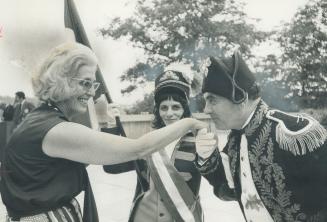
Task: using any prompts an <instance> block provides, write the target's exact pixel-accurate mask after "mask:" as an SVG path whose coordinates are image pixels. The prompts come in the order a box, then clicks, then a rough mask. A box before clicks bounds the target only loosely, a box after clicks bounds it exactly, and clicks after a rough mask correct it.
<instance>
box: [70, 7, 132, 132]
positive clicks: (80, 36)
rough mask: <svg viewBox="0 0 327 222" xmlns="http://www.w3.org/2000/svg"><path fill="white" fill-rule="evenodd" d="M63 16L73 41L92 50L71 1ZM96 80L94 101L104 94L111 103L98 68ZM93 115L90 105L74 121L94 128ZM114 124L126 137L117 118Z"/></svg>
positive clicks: (92, 107) (92, 108)
mask: <svg viewBox="0 0 327 222" xmlns="http://www.w3.org/2000/svg"><path fill="white" fill-rule="evenodd" d="M64 15H65V18H64V22H65V27H66V28H69V29H71V30H72V31H73V32H74V36H75V41H76V42H78V43H81V44H83V45H86V46H88V47H89V48H92V47H91V44H90V42H89V40H88V38H87V35H86V32H85V29H84V27H83V24H82V21H81V19H80V17H79V14H78V11H77V8H76V6H75V4H74V1H73V0H65V12H64ZM96 80H97V82H100V83H101V84H100V86H99V88H98V89H97V91H96V93H95V97H94V99H97V98H99V97H100V96H101V95H102V94H104V95H105V97H106V99H107V102H108V103H112V99H111V97H110V94H109V90H108V88H107V85H106V83H105V81H104V79H103V76H102V73H101V70H100V68H99V66H98V67H97V71H96ZM93 113H95V111H94V106H92V104H91V105H89V111H88V113H87V114H85V115H82V116H79V117H77V118H76V120H75V121H77V122H79V123H82V124H84V125H86V126H89V127H92V126H93V127H92V128H94V125H97V123H95V122H94V121H95V120H96V118H95V120H94V118H93ZM116 123H117V127H118V128H119V131H120V134H121V135H122V136H126V134H125V131H124V129H123V127H122V124H121V122H120V119H119V118H116Z"/></svg>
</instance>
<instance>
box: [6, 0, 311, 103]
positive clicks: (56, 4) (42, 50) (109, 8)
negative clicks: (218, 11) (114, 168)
mask: <svg viewBox="0 0 327 222" xmlns="http://www.w3.org/2000/svg"><path fill="white" fill-rule="evenodd" d="M307 1H308V0H273V1H272V0H246V2H247V6H246V8H245V10H246V12H247V13H248V15H249V16H250V17H253V18H259V19H261V22H260V23H259V24H258V28H260V29H263V30H267V31H268V30H271V29H272V28H274V27H275V26H278V25H279V24H280V22H281V21H289V20H290V19H291V18H292V16H293V15H294V13H295V11H296V9H297V8H298V7H300V6H303V5H304V4H305V3H306V2H307ZM75 3H76V5H77V8H78V11H79V13H80V16H81V18H82V22H83V24H84V26H85V29H86V32H87V34H88V36H89V39H90V42H91V45H92V47H93V49H94V51H95V53H96V54H97V56H98V58H99V61H100V67H101V69H102V71H103V73H104V78H105V80H106V83H107V85H108V88H109V90H110V94H111V96H112V98H113V100H114V101H115V102H117V103H121V104H130V103H131V100H136V99H140V98H141V95H142V94H143V91H141V90H140V91H139V92H138V93H135V94H133V96H127V97H122V95H121V94H120V89H121V88H122V87H124V86H126V84H125V85H122V84H121V83H120V81H119V78H118V77H119V76H120V75H121V74H122V73H123V72H124V71H125V70H126V69H127V68H128V67H130V66H132V65H133V64H135V62H136V60H137V58H140V57H142V52H141V51H140V50H135V49H133V48H132V47H131V46H130V45H128V44H126V43H124V42H118V41H112V40H110V39H103V38H102V36H100V35H99V34H98V33H97V29H98V28H99V27H101V26H103V25H105V24H106V23H107V21H108V20H109V19H110V18H112V17H115V16H124V17H127V16H129V15H130V14H131V13H133V8H134V1H133V0H75ZM0 30H1V33H0V68H1V72H0V95H13V94H14V93H15V92H16V91H17V90H23V91H25V92H26V94H27V95H28V96H32V95H33V92H32V89H31V85H30V76H31V73H32V71H33V67H35V65H36V64H37V63H38V62H39V60H40V59H41V58H42V57H43V56H44V55H45V54H46V53H47V52H48V50H49V49H50V48H51V47H53V46H55V45H57V44H60V43H61V42H63V41H65V40H66V39H67V37H66V34H65V31H64V27H63V0H62V1H61V0H28V1H26V0H0ZM264 50H265V49H262V51H264Z"/></svg>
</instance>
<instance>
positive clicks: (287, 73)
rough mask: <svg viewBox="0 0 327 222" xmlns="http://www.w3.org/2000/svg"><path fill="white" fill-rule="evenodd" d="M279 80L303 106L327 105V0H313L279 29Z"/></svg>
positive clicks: (316, 106)
mask: <svg viewBox="0 0 327 222" xmlns="http://www.w3.org/2000/svg"><path fill="white" fill-rule="evenodd" d="M278 41H279V42H280V45H281V47H282V50H283V54H282V66H283V74H284V75H283V79H282V81H284V82H287V83H289V86H290V88H291V90H292V92H293V96H294V97H298V98H299V99H300V102H301V106H302V107H314V108H318V107H326V106H327V100H326V96H327V91H326V88H327V72H326V70H327V0H313V1H310V2H309V3H308V4H307V5H305V7H303V8H302V9H300V10H299V11H298V12H297V13H296V15H295V16H294V18H293V20H292V21H291V22H290V23H289V24H286V25H285V27H284V29H283V30H282V31H281V32H280V35H279V37H278Z"/></svg>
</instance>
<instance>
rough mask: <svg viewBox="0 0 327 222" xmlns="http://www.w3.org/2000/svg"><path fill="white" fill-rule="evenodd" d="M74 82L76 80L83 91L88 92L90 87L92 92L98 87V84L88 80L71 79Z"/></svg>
mask: <svg viewBox="0 0 327 222" xmlns="http://www.w3.org/2000/svg"><path fill="white" fill-rule="evenodd" d="M71 79H74V80H78V81H79V82H78V83H79V84H80V85H81V86H82V87H83V88H84V89H85V90H90V89H91V88H92V87H93V89H94V90H97V89H98V88H99V86H100V83H99V82H95V81H92V80H89V79H79V78H71Z"/></svg>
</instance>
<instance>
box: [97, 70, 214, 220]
mask: <svg viewBox="0 0 327 222" xmlns="http://www.w3.org/2000/svg"><path fill="white" fill-rule="evenodd" d="M189 94H190V84H189V82H188V81H187V80H186V78H185V77H184V75H183V74H182V73H181V72H178V71H174V70H168V71H165V72H164V73H162V74H160V75H159V76H158V77H157V78H156V80H155V92H154V100H155V104H154V120H153V128H154V129H161V128H163V127H165V126H170V125H171V124H174V123H176V122H177V121H179V120H180V119H183V118H188V117H190V116H191V112H190V108H189ZM103 130H106V129H103ZM206 136H207V137H208V138H209V139H210V138H211V139H212V138H213V134H206ZM205 140H206V139H204V140H202V142H205ZM211 141H212V140H211ZM207 145H208V144H207ZM207 145H206V146H207ZM202 146H203V144H202ZM209 146H210V147H211V146H217V144H216V142H215V141H214V140H213V143H212V144H209ZM195 147H196V141H195V135H194V133H193V132H192V131H189V132H187V133H186V134H185V135H183V136H181V137H179V138H178V139H176V140H174V141H173V142H172V143H170V144H169V145H167V146H166V147H165V149H163V150H161V151H158V152H156V153H153V154H152V155H149V156H148V157H146V158H144V159H142V160H137V161H133V162H127V163H123V164H118V165H107V166H104V170H105V171H106V172H108V173H121V172H127V171H131V170H136V172H137V177H138V178H137V187H136V191H135V196H134V202H133V206H132V210H131V214H130V218H129V221H130V222H143V221H162V222H173V221H196V222H202V221H203V212H202V207H201V204H200V200H199V189H200V183H201V175H200V173H199V171H198V170H197V168H196V167H195V165H194V163H193V161H194V160H195V157H196V152H195V151H196V148H195Z"/></svg>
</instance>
